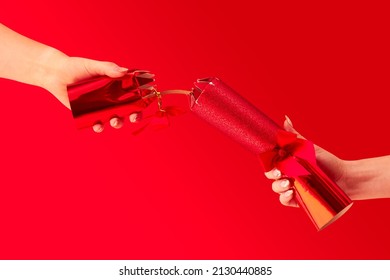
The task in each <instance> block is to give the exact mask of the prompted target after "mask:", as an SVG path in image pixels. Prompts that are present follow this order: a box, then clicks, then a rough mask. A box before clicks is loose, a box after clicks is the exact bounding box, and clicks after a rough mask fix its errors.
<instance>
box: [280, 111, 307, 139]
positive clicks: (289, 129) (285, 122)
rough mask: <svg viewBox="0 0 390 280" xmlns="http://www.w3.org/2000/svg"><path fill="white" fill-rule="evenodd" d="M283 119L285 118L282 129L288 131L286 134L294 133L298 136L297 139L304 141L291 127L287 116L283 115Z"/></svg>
mask: <svg viewBox="0 0 390 280" xmlns="http://www.w3.org/2000/svg"><path fill="white" fill-rule="evenodd" d="M284 117H285V120H284V123H283V127H284V129H285V130H286V131H288V132H292V133H295V134H296V135H298V137H299V138H302V139H306V138H305V137H303V136H302V135H301V134H300V133H299V132H298V131H296V130H295V128H294V127H293V124H292V122H291V120H290V118H289V117H288V116H287V115H285V116H284Z"/></svg>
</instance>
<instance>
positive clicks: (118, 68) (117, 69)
mask: <svg viewBox="0 0 390 280" xmlns="http://www.w3.org/2000/svg"><path fill="white" fill-rule="evenodd" d="M115 71H117V72H121V73H124V72H127V71H129V69H128V68H125V67H119V66H117V67H115Z"/></svg>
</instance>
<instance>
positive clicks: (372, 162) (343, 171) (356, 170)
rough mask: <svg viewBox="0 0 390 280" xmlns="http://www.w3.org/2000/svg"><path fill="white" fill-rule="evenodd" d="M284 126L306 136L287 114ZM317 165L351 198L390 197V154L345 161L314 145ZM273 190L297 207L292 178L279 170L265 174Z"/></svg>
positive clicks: (286, 201) (284, 203)
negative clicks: (270, 181)
mask: <svg viewBox="0 0 390 280" xmlns="http://www.w3.org/2000/svg"><path fill="white" fill-rule="evenodd" d="M284 128H285V130H287V131H290V132H293V133H295V134H297V135H298V136H299V137H301V138H303V137H302V136H301V135H300V134H299V133H298V132H297V131H296V130H295V129H294V127H293V125H292V122H291V120H290V119H289V118H288V117H287V116H286V120H285V121H284ZM315 151H316V157H317V164H318V165H319V166H320V168H321V169H322V170H323V171H324V172H325V173H326V174H327V175H328V176H329V177H330V178H331V179H333V181H334V182H336V184H337V185H339V186H340V187H341V188H342V189H343V190H344V191H345V193H346V194H347V195H348V196H349V197H350V198H351V199H352V200H364V199H374V198H390V172H389V167H390V156H383V157H377V158H368V159H361V160H342V159H340V158H338V157H336V156H335V155H333V154H331V153H329V152H328V151H326V150H324V149H322V148H321V147H318V146H315ZM265 176H266V177H267V178H269V179H272V180H275V181H274V182H273V183H272V190H273V191H274V192H276V193H278V194H279V200H280V203H281V204H283V205H285V206H291V207H298V204H297V202H296V200H295V198H294V191H293V189H292V187H291V183H290V181H289V180H287V179H286V178H284V177H283V174H281V172H280V171H279V170H277V169H273V170H271V171H269V172H266V173H265Z"/></svg>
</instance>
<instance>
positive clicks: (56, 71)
mask: <svg viewBox="0 0 390 280" xmlns="http://www.w3.org/2000/svg"><path fill="white" fill-rule="evenodd" d="M127 70H128V69H127V68H124V67H119V66H118V65H116V64H115V63H113V62H107V61H97V60H92V59H87V58H81V57H69V56H67V55H65V54H64V53H62V52H60V51H59V50H56V49H55V48H52V47H49V46H46V45H44V44H41V43H39V42H36V41H34V40H31V39H29V38H27V37H25V36H23V35H20V34H19V33H17V32H15V31H13V30H11V29H9V28H8V27H6V26H5V25H3V24H1V23H0V78H5V79H10V80H14V81H18V82H21V83H25V84H29V85H34V86H38V87H41V88H44V89H46V90H47V91H49V92H50V93H51V94H53V95H54V97H56V98H57V99H58V100H59V101H60V102H61V103H62V104H63V105H64V106H65V107H67V108H68V109H70V104H69V100H68V94H67V86H68V85H71V84H73V83H75V82H78V81H81V80H84V79H88V78H91V77H94V76H101V75H106V76H109V77H112V78H119V77H122V76H123V75H125V74H126V72H127ZM110 125H111V126H112V127H114V128H120V127H122V125H123V122H122V120H121V119H119V118H112V119H111V120H110ZM93 130H94V131H95V132H101V131H103V125H102V124H96V125H94V126H93Z"/></svg>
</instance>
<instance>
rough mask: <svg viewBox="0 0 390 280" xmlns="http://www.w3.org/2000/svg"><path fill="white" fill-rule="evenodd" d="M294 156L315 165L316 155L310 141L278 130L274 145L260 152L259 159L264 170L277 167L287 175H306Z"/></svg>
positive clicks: (306, 172) (305, 171)
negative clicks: (271, 148)
mask: <svg viewBox="0 0 390 280" xmlns="http://www.w3.org/2000/svg"><path fill="white" fill-rule="evenodd" d="M295 158H300V159H304V160H306V161H308V162H309V163H311V164H313V165H316V156H315V151H314V145H313V143H312V142H310V141H308V140H306V139H302V138H298V137H297V135H296V134H294V133H291V132H288V131H285V130H279V131H278V133H277V135H276V146H275V148H274V149H273V150H271V151H268V152H264V153H262V154H260V160H261V162H262V164H263V166H264V168H265V170H266V171H269V170H271V169H273V168H277V169H279V170H280V171H281V172H282V173H283V174H284V175H287V176H289V177H295V176H302V175H307V174H309V172H308V171H307V170H306V169H305V168H304V167H303V166H302V165H300V164H299V163H298V162H297V161H296V159H295Z"/></svg>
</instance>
